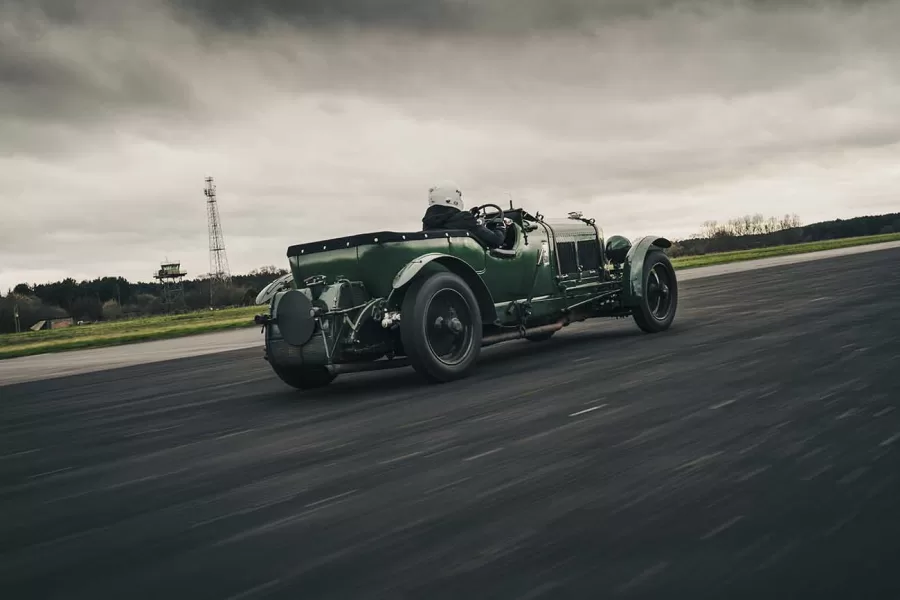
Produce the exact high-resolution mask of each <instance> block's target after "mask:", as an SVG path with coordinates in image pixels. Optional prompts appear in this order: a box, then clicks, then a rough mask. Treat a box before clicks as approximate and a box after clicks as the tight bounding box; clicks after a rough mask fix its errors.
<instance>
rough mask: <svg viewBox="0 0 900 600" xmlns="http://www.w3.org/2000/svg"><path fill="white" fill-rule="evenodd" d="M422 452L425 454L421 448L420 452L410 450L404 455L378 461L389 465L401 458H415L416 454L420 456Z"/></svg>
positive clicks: (380, 463)
mask: <svg viewBox="0 0 900 600" xmlns="http://www.w3.org/2000/svg"><path fill="white" fill-rule="evenodd" d="M420 454H425V452H424V451H422V450H420V451H419V452H410V453H409V454H404V455H403V456H397V457H396V458H389V459H387V460H381V461H378V464H379V465H389V464H391V463H395V462H400V461H401V460H406V459H407V458H413V457H414V456H419V455H420Z"/></svg>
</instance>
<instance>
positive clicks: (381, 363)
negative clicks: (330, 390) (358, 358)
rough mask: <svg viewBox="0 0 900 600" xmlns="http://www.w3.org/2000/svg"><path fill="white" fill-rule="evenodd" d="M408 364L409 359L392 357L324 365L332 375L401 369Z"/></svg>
mask: <svg viewBox="0 0 900 600" xmlns="http://www.w3.org/2000/svg"><path fill="white" fill-rule="evenodd" d="M408 366H409V359H406V358H393V359H383V360H376V361H372V362H360V363H338V364H332V365H326V368H327V369H328V370H329V371H330V372H331V373H332V374H333V375H344V374H347V373H364V372H367V371H384V370H387V369H402V368H403V367H408Z"/></svg>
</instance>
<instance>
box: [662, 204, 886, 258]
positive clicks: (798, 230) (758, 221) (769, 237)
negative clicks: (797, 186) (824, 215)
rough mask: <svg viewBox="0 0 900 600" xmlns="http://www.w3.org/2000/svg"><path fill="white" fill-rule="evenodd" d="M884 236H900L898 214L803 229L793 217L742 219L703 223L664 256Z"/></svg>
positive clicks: (815, 224) (841, 220) (758, 216)
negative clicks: (892, 234) (889, 234)
mask: <svg viewBox="0 0 900 600" xmlns="http://www.w3.org/2000/svg"><path fill="white" fill-rule="evenodd" d="M888 233H900V213H891V214H887V215H875V216H865V217H856V218H853V219H835V220H833V221H822V222H820V223H813V224H811V225H803V224H802V222H801V220H800V217H798V216H797V215H784V216H783V217H764V216H763V215H761V214H756V215H745V216H743V217H739V218H735V219H731V220H729V221H727V222H725V223H718V222H716V221H706V222H704V223H703V225H702V229H701V231H700V232H699V233H697V234H694V235H693V236H690V237H688V238H687V239H683V240H678V241H676V242H674V243H673V245H672V247H671V248H670V249H669V250H668V254H669V256H672V257H676V256H697V255H701V254H710V253H714V252H732V251H736V250H753V249H758V248H770V247H772V246H784V245H788V244H802V243H806V242H822V241H826V240H836V239H843V238H850V237H861V236H867V235H879V234H888Z"/></svg>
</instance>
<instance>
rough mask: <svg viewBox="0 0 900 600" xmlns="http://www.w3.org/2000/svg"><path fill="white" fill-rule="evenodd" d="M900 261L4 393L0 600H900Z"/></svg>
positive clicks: (715, 284)
mask: <svg viewBox="0 0 900 600" xmlns="http://www.w3.org/2000/svg"><path fill="white" fill-rule="evenodd" d="M898 266H900V250H897V249H892V250H884V251H880V252H872V253H864V254H857V255H852V256H845V257H841V258H835V259H834V260H830V261H821V260H820V261H815V262H807V263H803V264H796V265H792V266H787V267H777V268H769V269H762V270H757V271H747V272H737V273H731V274H725V275H721V276H718V277H710V278H703V279H694V280H689V281H685V282H684V283H683V284H682V297H681V306H680V313H679V316H678V318H677V320H676V323H675V326H674V327H673V329H672V330H671V331H669V332H667V333H665V334H660V335H656V336H648V335H645V334H642V333H640V332H639V330H638V329H637V327H636V326H635V325H634V323H633V322H632V321H631V320H627V321H613V322H609V321H603V322H601V321H595V322H590V323H586V324H580V325H577V326H573V327H571V328H568V329H567V330H566V331H564V332H563V333H561V334H559V335H557V336H556V337H555V338H553V339H552V340H550V341H549V342H546V343H542V344H531V343H528V342H524V341H523V342H514V343H510V344H505V345H501V346H496V347H493V348H489V349H486V350H485V352H484V354H483V358H482V361H481V367H480V369H479V371H478V373H477V374H476V375H475V376H474V377H472V378H470V379H467V380H465V381H461V382H457V383H452V384H446V385H441V386H429V385H425V384H422V383H421V381H420V380H419V378H418V377H417V376H416V374H415V373H414V372H412V371H411V370H402V371H394V372H384V373H374V374H359V375H354V376H344V377H341V378H339V379H338V380H337V381H336V382H335V383H334V384H333V385H332V386H331V387H330V388H328V389H327V390H324V391H321V392H316V393H314V394H303V393H300V392H295V391H294V390H292V389H290V388H287V387H285V386H284V385H283V384H282V383H281V382H280V381H279V380H278V379H277V378H276V377H275V376H274V375H273V374H272V373H271V372H270V370H269V367H268V366H267V364H266V363H265V362H264V361H263V360H262V358H261V350H260V349H257V348H254V349H245V350H237V351H232V352H228V353H222V354H212V355H205V356H197V357H193V358H185V359H180V360H176V361H167V362H157V363H153V364H147V365H140V366H132V367H126V368H121V369H115V370H107V371H102V372H94V373H89V374H81V375H75V376H69V377H63V378H58V379H51V380H47V381H41V382H31V383H22V384H17V385H12V386H7V387H2V388H0V410H2V416H3V418H2V422H0V486H2V487H0V597H2V598H4V599H6V598H10V599H16V600H18V599H20V598H67V599H73V598H90V599H93V600H96V599H98V598H115V599H125V598H127V599H134V598H191V599H201V598H263V597H266V598H269V597H271V598H291V599H303V600H307V599H313V598H329V599H330V598H342V599H343V598H366V599H369V598H391V599H395V598H417V599H418V598H423V599H426V598H427V599H435V598H453V599H459V598H466V599H472V600H476V599H477V600H481V599H489V598H529V599H533V598H554V599H556V598H665V599H670V598H691V599H696V598H754V599H760V598H766V599H771V598H815V599H821V598H854V600H856V599H860V598H883V599H887V598H897V597H900V569H897V565H898V564H900V563H898V560H900V541H898V540H900V460H898V459H900V410H897V409H898V404H900V310H898V309H900V300H898V298H900V278H898V277H897V270H898Z"/></svg>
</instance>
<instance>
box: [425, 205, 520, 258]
mask: <svg viewBox="0 0 900 600" xmlns="http://www.w3.org/2000/svg"><path fill="white" fill-rule="evenodd" d="M430 229H464V230H466V231H470V232H471V233H472V235H474V236H475V237H476V238H478V239H479V240H480V241H481V242H482V243H483V244H484V245H485V246H487V247H489V248H499V247H500V246H501V245H502V244H503V241H504V240H505V239H506V225H503V224H500V225H498V226H497V228H496V229H493V230H492V229H488V228H487V227H485V226H484V225H479V224H478V221H476V220H475V215H473V214H472V213H471V212H469V211H467V210H459V209H458V208H454V207H452V206H440V205H438V204H435V205H433V206H429V207H428V210H427V211H425V216H424V217H422V231H428V230H430Z"/></svg>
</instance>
